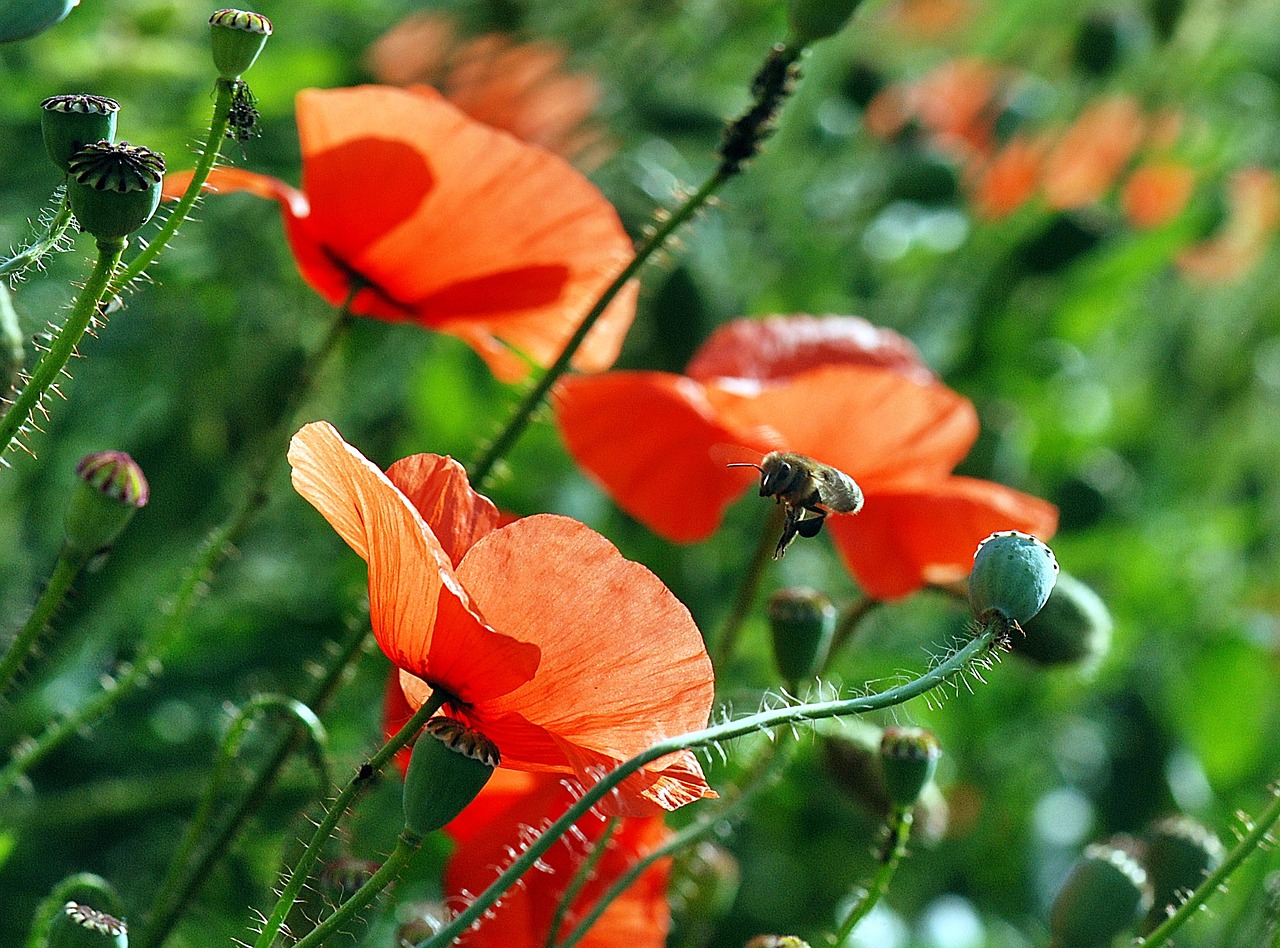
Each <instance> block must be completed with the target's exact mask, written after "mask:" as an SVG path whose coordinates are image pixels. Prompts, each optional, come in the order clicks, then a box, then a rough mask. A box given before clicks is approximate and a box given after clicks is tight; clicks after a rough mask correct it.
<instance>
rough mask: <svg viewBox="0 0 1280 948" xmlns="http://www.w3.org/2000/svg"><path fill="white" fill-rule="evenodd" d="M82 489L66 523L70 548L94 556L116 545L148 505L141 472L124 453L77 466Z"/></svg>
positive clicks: (100, 454) (87, 460)
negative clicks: (120, 536) (134, 518)
mask: <svg viewBox="0 0 1280 948" xmlns="http://www.w3.org/2000/svg"><path fill="white" fill-rule="evenodd" d="M76 475H77V476H78V477H79V478H80V481H81V483H80V485H79V487H78V488H77V489H76V493H75V495H74V496H73V497H72V498H71V505H70V507H68V508H67V516H66V520H65V523H64V526H65V529H66V535H67V545H68V546H69V547H70V548H71V549H73V550H75V551H77V552H79V553H82V554H84V555H85V556H92V555H93V554H95V553H97V552H99V551H100V550H102V549H104V548H105V547H108V546H110V545H111V544H112V543H114V542H115V540H116V537H118V536H119V535H120V533H121V532H122V531H123V530H124V528H125V527H126V526H128V525H129V521H130V520H131V519H133V515H134V514H135V513H137V512H138V511H139V510H140V509H141V508H143V507H145V506H146V505H147V500H148V498H149V497H150V489H149V488H148V486H147V479H146V477H145V476H143V473H142V468H140V467H138V465H137V462H135V461H134V460H133V458H131V457H129V455H127V454H125V453H124V452H123V451H99V452H97V453H96V454H90V455H88V456H87V457H84V458H82V459H81V460H80V463H79V464H77V465H76Z"/></svg>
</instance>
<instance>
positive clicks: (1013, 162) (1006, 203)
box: [970, 135, 1047, 219]
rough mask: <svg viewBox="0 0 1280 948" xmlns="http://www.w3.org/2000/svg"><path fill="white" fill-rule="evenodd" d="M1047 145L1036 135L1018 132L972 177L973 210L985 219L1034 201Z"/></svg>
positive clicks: (1004, 214) (1002, 215)
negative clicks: (1030, 135) (1035, 136)
mask: <svg viewBox="0 0 1280 948" xmlns="http://www.w3.org/2000/svg"><path fill="white" fill-rule="evenodd" d="M1046 150H1047V146H1046V144H1045V143H1044V142H1043V141H1042V140H1040V139H1037V138H1028V137H1026V136H1023V135H1015V136H1014V137H1013V138H1011V139H1009V141H1008V142H1007V143H1006V144H1005V146H1004V147H1003V148H1001V149H1000V151H998V152H997V153H996V155H995V157H993V158H992V159H991V160H990V161H989V162H987V163H986V164H985V165H984V166H981V168H979V169H977V170H975V171H973V172H972V173H971V174H970V178H971V179H972V180H973V181H974V182H975V183H974V184H973V185H972V186H971V192H972V197H971V199H972V201H973V207H974V210H975V211H976V212H977V213H978V214H979V215H981V216H982V217H986V218H992V219H994V218H1000V217H1004V216H1006V215H1008V214H1012V213H1013V212H1014V211H1016V210H1017V209H1018V208H1020V207H1021V206H1022V205H1023V204H1025V203H1027V201H1029V200H1031V198H1032V196H1033V195H1034V194H1035V193H1036V189H1037V188H1038V187H1039V185H1040V175H1041V173H1042V171H1043V168H1044V157H1045V151H1046Z"/></svg>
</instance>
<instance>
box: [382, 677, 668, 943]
mask: <svg viewBox="0 0 1280 948" xmlns="http://www.w3.org/2000/svg"><path fill="white" fill-rule="evenodd" d="M410 714H412V711H411V709H410V707H409V704H408V702H407V701H406V700H405V698H404V694H403V692H402V691H401V689H400V683H399V679H398V677H397V676H394V675H393V676H392V677H391V679H390V680H389V681H388V688H387V704H386V731H387V733H388V734H393V733H395V732H396V731H397V730H399V729H400V727H401V726H402V725H403V724H404V722H405V721H407V720H408V719H409V715H410ZM405 759H406V760H407V757H406V758H405ZM403 766H404V764H402V765H401V768H402V769H403ZM574 786H575V785H574V784H573V783H572V782H571V781H570V778H567V777H563V776H560V775H556V774H535V773H528V772H523V771H516V770H510V769H508V768H506V767H499V768H498V769H497V770H496V771H495V772H494V775H493V777H492V778H491V779H490V781H489V783H488V784H486V785H485V788H484V789H483V790H482V791H480V795H479V796H478V797H476V799H475V800H474V801H472V802H471V803H470V804H469V805H468V806H467V808H466V809H465V810H463V811H462V812H461V813H460V814H459V815H458V816H457V817H456V818H455V819H454V820H453V821H452V822H451V823H449V824H448V825H447V826H446V827H445V828H444V831H445V832H446V833H447V834H448V835H449V836H450V837H451V838H452V839H453V841H454V842H455V843H456V844H457V849H456V850H455V851H454V853H453V854H452V855H451V856H450V857H449V861H448V863H447V864H446V866H445V876H444V883H445V896H446V901H447V903H448V904H449V905H450V906H451V907H456V906H459V905H463V904H465V903H466V902H468V901H469V899H470V897H471V896H474V895H475V894H477V893H479V892H482V891H484V890H485V889H486V888H488V886H489V884H490V883H491V882H493V880H494V878H495V877H496V876H497V874H498V872H499V871H500V870H501V869H504V868H505V867H506V866H507V865H509V864H510V862H511V859H512V858H513V855H512V854H513V853H518V852H519V851H520V849H521V847H522V846H523V845H524V843H525V842H526V841H527V839H528V836H529V831H530V830H531V829H532V830H541V829H542V828H544V827H545V826H547V825H549V824H550V823H551V822H552V821H554V820H556V819H558V818H559V817H560V816H561V814H563V813H564V811H565V810H567V809H568V808H569V807H570V806H571V805H572V804H573V802H574V801H575V799H576V797H577V796H579V795H581V788H580V787H578V788H576V789H577V792H576V793H575V789H574ZM606 825H607V818H606V817H605V816H603V815H602V814H600V813H599V812H597V811H594V810H593V811H591V812H589V813H588V814H587V815H586V816H584V817H583V818H582V819H580V820H578V822H576V823H575V824H574V826H573V829H572V830H570V831H569V832H568V833H566V834H565V836H564V838H563V839H562V840H561V842H559V843H557V844H556V845H555V846H553V847H552V848H551V849H550V850H548V851H547V852H546V853H545V854H543V856H542V857H541V858H540V860H539V867H538V868H537V869H534V870H532V871H530V872H528V873H526V874H525V875H524V877H523V878H522V880H521V882H520V884H519V885H517V886H514V887H513V888H512V889H511V890H510V891H508V892H507V893H506V894H505V895H504V896H503V897H502V899H501V901H500V902H498V903H497V904H496V905H495V906H494V907H493V909H492V910H491V912H490V913H487V914H486V916H485V918H484V920H483V921H482V922H481V923H480V925H479V927H477V928H473V929H471V930H469V931H468V932H466V933H465V934H464V935H462V936H461V937H460V939H459V942H458V943H459V944H460V945H463V946H467V948H489V946H495V948H496V946H501V948H544V946H545V945H546V942H547V935H548V934H549V932H550V928H551V922H552V919H553V917H554V915H555V912H556V907H557V906H558V905H559V904H560V901H561V899H562V898H563V896H564V894H565V890H566V888H567V887H568V885H569V883H570V882H571V881H572V880H573V878H574V876H575V874H576V873H577V871H578V868H579V866H580V865H581V863H582V861H583V859H584V858H586V856H587V853H588V852H590V851H591V849H592V848H593V847H594V846H596V845H598V844H599V841H600V840H601V838H602V836H603V835H604V830H605V827H606ZM669 836H670V832H669V831H668V830H667V828H666V825H665V824H664V823H663V820H662V817H660V816H649V817H624V818H622V819H621V820H620V821H619V823H618V825H617V827H616V829H615V830H614V832H613V833H612V834H611V836H610V837H609V839H608V841H607V842H606V843H605V846H606V849H605V851H604V853H603V854H602V855H601V857H600V860H599V861H598V862H597V863H596V865H595V867H594V869H593V871H592V875H591V877H590V879H589V880H588V881H587V883H586V885H585V886H584V887H583V889H582V891H581V892H579V893H578V895H577V897H576V898H575V899H574V902H573V904H572V905H571V906H570V907H569V910H568V912H567V913H566V915H565V918H564V921H563V924H562V927H561V929H560V934H561V935H562V936H563V935H566V934H568V933H569V931H570V930H571V929H572V928H573V927H574V926H575V925H576V924H577V922H578V920H579V919H580V918H581V917H582V915H583V914H584V913H585V912H587V911H589V910H590V909H591V908H592V906H594V905H595V904H596V902H597V901H598V900H599V898H600V896H601V895H602V894H603V893H604V891H605V890H606V889H607V888H608V887H609V886H611V885H612V884H613V883H614V882H615V881H616V880H617V879H618V878H619V877H620V876H621V875H622V874H623V873H624V872H626V871H627V870H628V869H629V868H630V867H631V866H632V865H633V864H634V863H635V862H636V861H637V860H638V859H641V858H643V857H644V856H646V855H648V854H649V853H650V852H652V851H653V850H654V849H656V848H657V847H658V846H661V845H662V844H663V843H664V842H666V840H667V838H668V837H669ZM669 872H670V860H659V861H658V862H656V863H654V864H653V865H652V866H651V867H649V868H648V869H646V870H645V871H644V873H642V874H641V875H640V877H639V878H638V879H636V881H635V882H634V883H632V884H631V886H630V887H628V889H627V890H626V892H624V893H623V894H622V895H621V896H620V897H619V898H618V899H616V900H614V901H613V902H612V903H610V905H609V907H608V908H607V909H606V910H605V912H604V914H603V915H601V917H600V918H599V920H597V922H596V923H595V924H594V925H593V926H592V927H591V929H590V931H589V932H588V933H587V934H586V936H585V937H584V938H583V941H582V942H581V944H583V945H585V946H587V948H616V946H618V945H627V946H636V948H662V946H663V945H665V944H666V937H667V931H668V929H669V928H670V923H671V912H670V909H669V907H668V905H667V895H666V893H667V880H668V875H669Z"/></svg>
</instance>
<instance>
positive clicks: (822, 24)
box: [787, 0, 862, 46]
mask: <svg viewBox="0 0 1280 948" xmlns="http://www.w3.org/2000/svg"><path fill="white" fill-rule="evenodd" d="M861 5H862V0H787V21H788V22H789V23H790V24H791V35H792V37H793V39H794V41H795V44H796V45H797V46H808V45H809V44H810V43H816V42H817V41H818V40H820V39H826V38H827V37H828V36H835V35H836V34H837V33H839V32H840V31H841V30H843V29H844V26H845V24H846V23H848V22H849V20H850V18H852V16H853V14H854V12H855V11H856V10H857V9H858V7H860V6H861Z"/></svg>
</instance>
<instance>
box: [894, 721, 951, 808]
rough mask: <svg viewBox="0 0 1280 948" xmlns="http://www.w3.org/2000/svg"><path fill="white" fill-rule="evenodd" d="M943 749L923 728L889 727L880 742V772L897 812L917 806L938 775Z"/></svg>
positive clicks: (931, 734)
mask: <svg viewBox="0 0 1280 948" xmlns="http://www.w3.org/2000/svg"><path fill="white" fill-rule="evenodd" d="M941 756H942V745H941V744H939V743H938V739H937V738H936V737H934V736H933V733H932V732H930V731H926V730H925V729H924V728H922V727H887V728H885V729H884V735H883V736H882V737H881V738H880V771H881V774H882V776H883V777H884V789H885V793H886V794H887V795H888V797H889V803H890V805H892V806H893V807H894V808H896V809H900V810H906V809H909V808H910V807H913V806H915V805H916V801H917V800H919V799H920V794H921V792H923V790H924V788H925V786H926V785H927V784H928V783H929V781H931V780H932V779H933V775H934V774H935V773H937V772H938V758H939V757H941Z"/></svg>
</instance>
